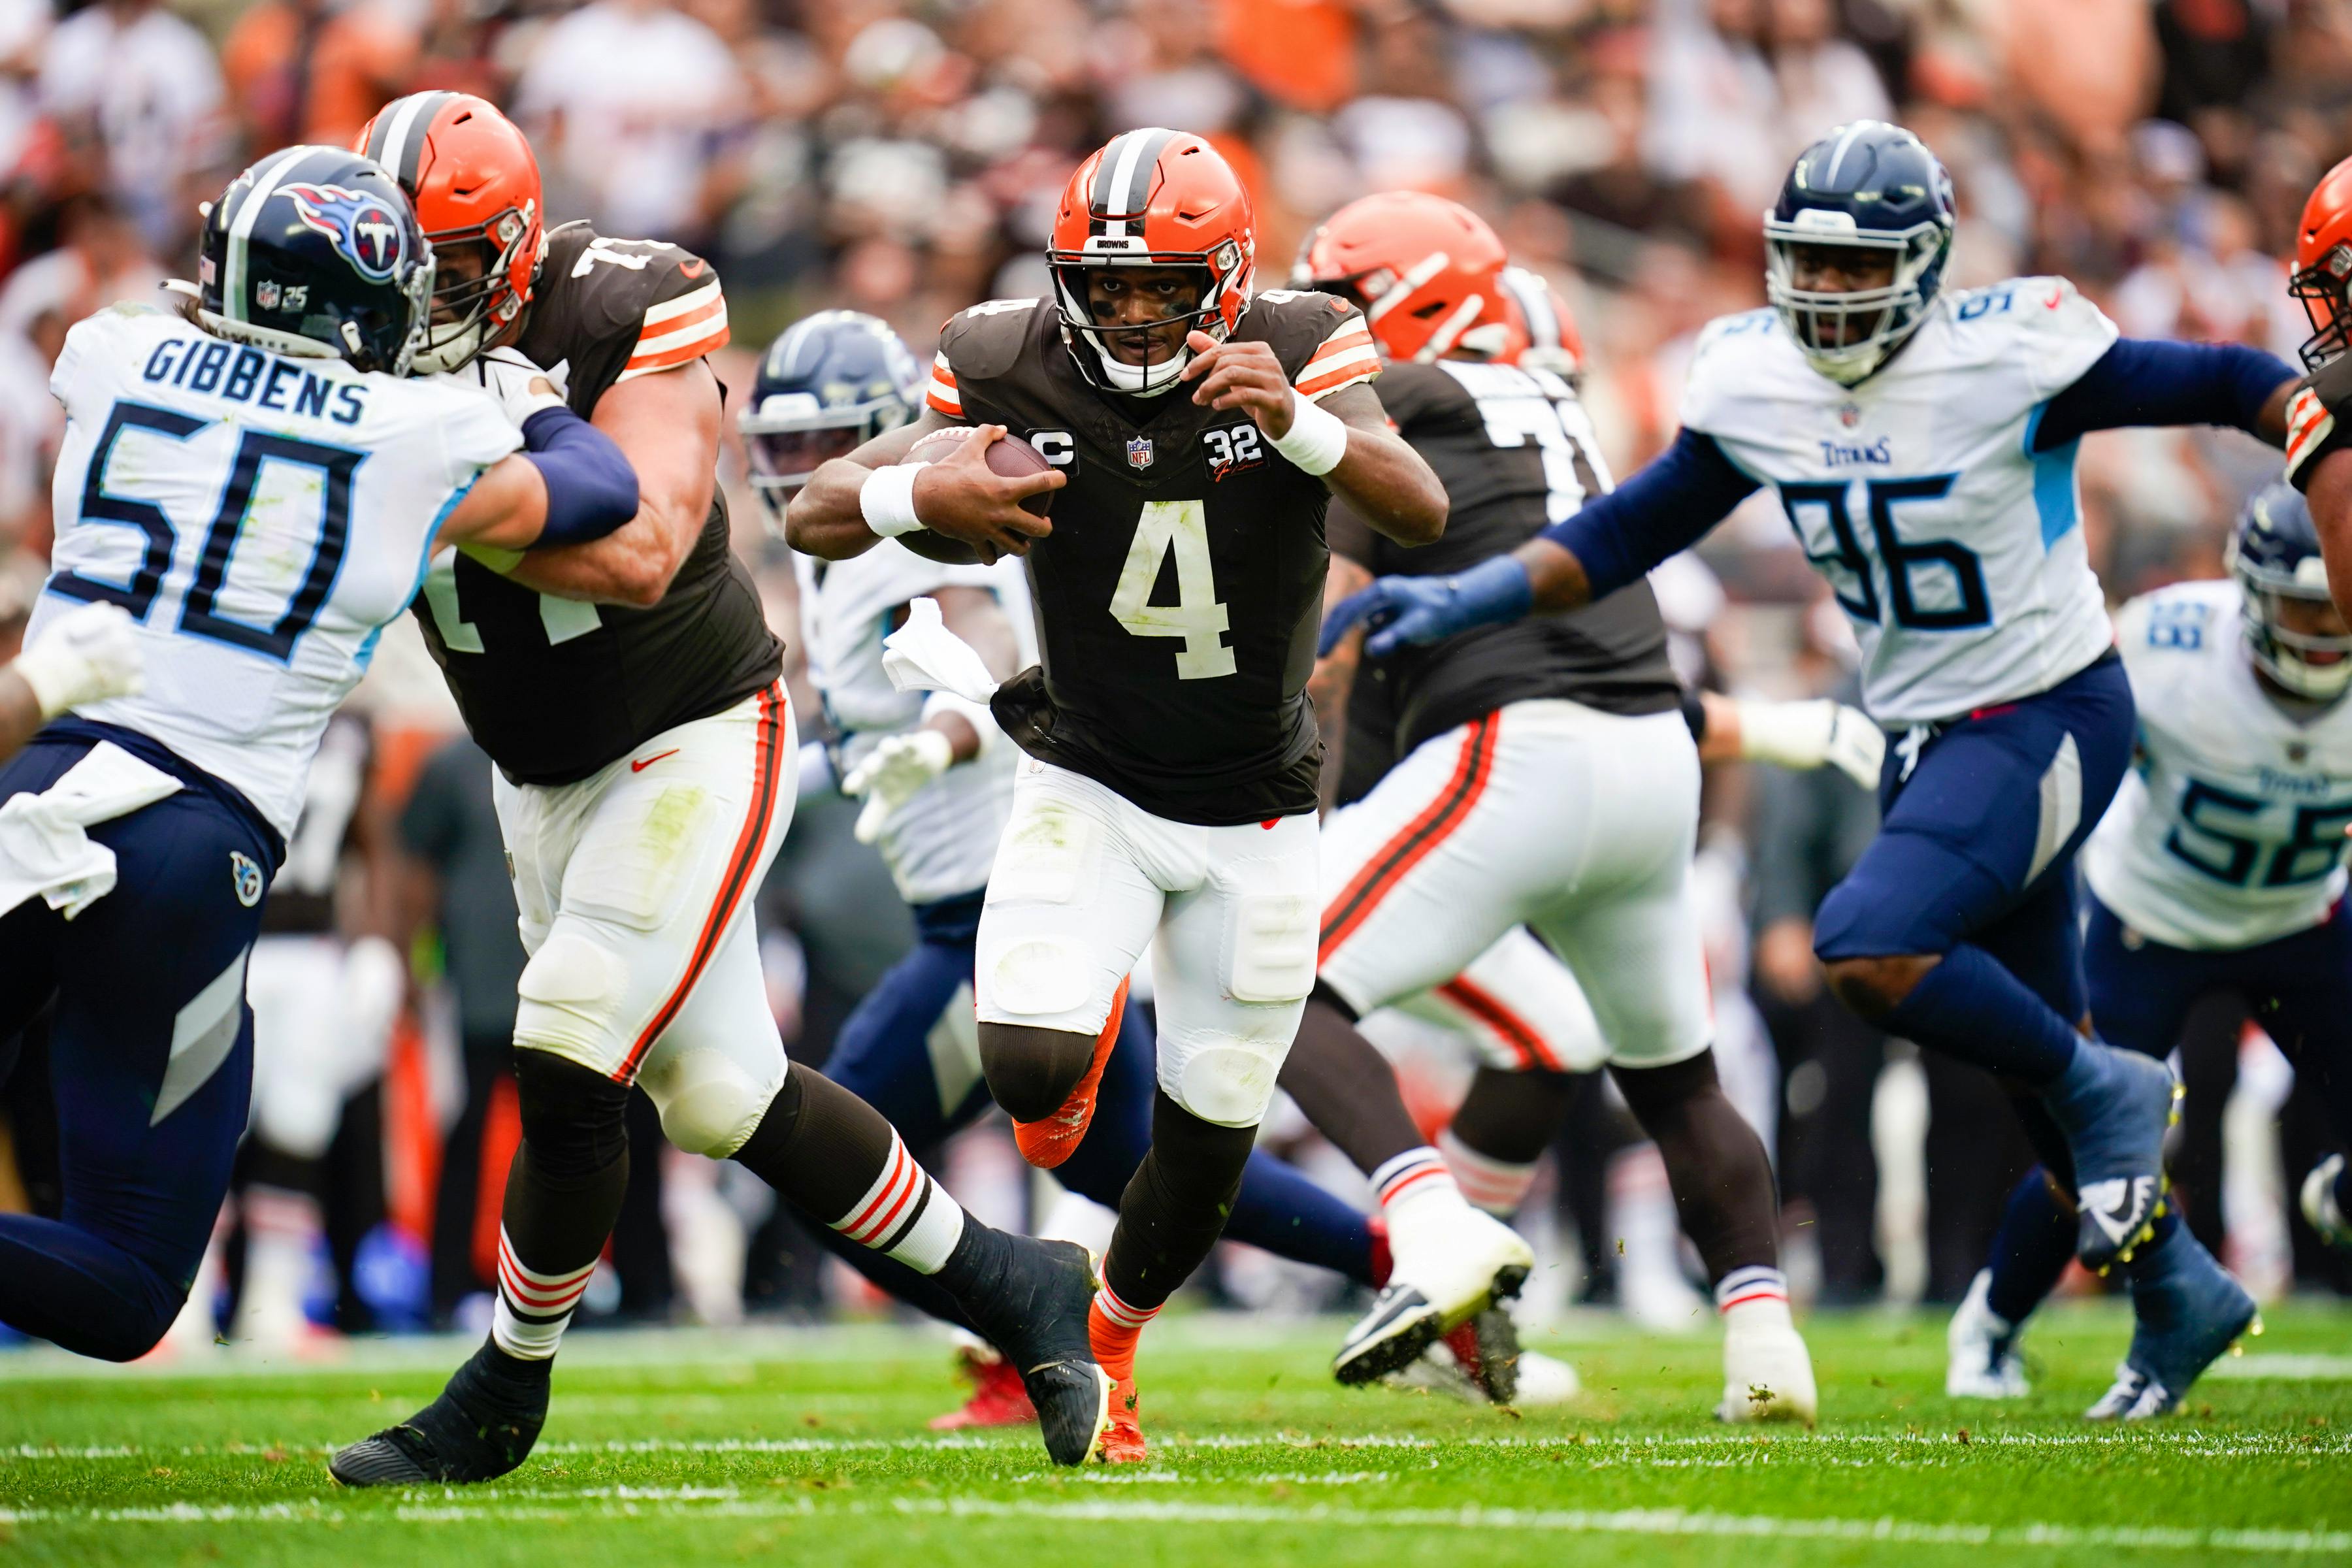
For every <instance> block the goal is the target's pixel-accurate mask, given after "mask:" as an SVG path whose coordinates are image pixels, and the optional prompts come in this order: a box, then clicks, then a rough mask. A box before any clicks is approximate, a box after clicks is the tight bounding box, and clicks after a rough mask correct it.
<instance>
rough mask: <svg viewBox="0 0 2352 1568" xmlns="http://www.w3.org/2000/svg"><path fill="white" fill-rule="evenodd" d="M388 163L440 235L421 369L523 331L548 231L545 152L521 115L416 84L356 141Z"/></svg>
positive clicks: (468, 355) (459, 359) (428, 234)
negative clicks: (538, 152)
mask: <svg viewBox="0 0 2352 1568" xmlns="http://www.w3.org/2000/svg"><path fill="white" fill-rule="evenodd" d="M352 149H353V150H354V151H356V152H360V153H366V154H367V155H368V156H369V157H371V158H373V159H374V160H375V161H376V162H377V163H381V164H383V166H384V167H385V168H386V169H387V170H389V171H391V173H392V174H393V177H394V178H395V179H397V180H398V181H399V182H400V185H401V189H403V190H404V191H406V192H407V193H408V198H409V200H410V201H411V202H413V203H414V204H415V207H416V220H417V222H418V223H420V224H422V225H423V226H424V227H425V238H426V239H428V240H430V241H432V243H433V258H434V265H435V269H436V278H435V280H434V287H433V321H432V325H431V327H430V328H429V329H428V331H427V335H426V339H425V347H424V348H423V349H421V350H419V351H418V353H417V355H416V360H415V366H416V369H417V370H419V371H420V372H422V371H437V370H456V369H457V367H458V366H460V365H462V364H465V363H467V362H468V361H470V360H471V359H472V358H473V357H474V356H475V355H476V354H478V353H481V352H482V351H483V350H484V349H487V348H493V347H496V346H497V345H499V344H500V343H503V342H510V341H512V339H513V338H514V336H515V335H516V334H517V333H518V332H520V331H521V330H522V315H523V310H524V308H525V307H526V306H528V305H529V304H530V291H531V283H532V281H533V279H535V277H536V276H537V273H538V269H539V253H540V244H541V239H542V238H543V237H545V232H546V226H545V221H544V217H543V215H542V210H541V198H540V187H539V160H538V159H537V158H535V157H533V156H532V155H531V151H530V142H529V141H528V140H526V139H525V138H524V136H523V133H522V132H520V131H519V130H517V129H516V128H515V125H514V122H513V121H510V120H509V119H508V118H507V117H506V116H505V115H503V114H501V113H499V111H498V110H497V109H496V108H494V107H492V106H491V104H490V103H489V102H488V100H484V99H479V98H476V97H475V96H473V95H472V94H471V93H465V92H412V93H410V94H409V95H408V96H407V97H405V98H395V99H394V100H392V101H391V102H390V103H387V104H385V105H384V106H383V108H382V109H380V110H376V113H375V118H374V119H373V120H371V121H368V122H367V124H366V125H365V126H364V127H362V129H361V131H360V133H359V137H358V139H357V140H355V141H354V142H352Z"/></svg>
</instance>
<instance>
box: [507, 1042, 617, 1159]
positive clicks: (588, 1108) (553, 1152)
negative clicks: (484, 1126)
mask: <svg viewBox="0 0 2352 1568" xmlns="http://www.w3.org/2000/svg"><path fill="white" fill-rule="evenodd" d="M514 1072H515V1101H516V1106H517V1109H518V1110H519V1111H520V1118H521V1121H522V1139H523V1142H525V1143H526V1144H528V1145H530V1157H531V1163H532V1164H533V1165H535V1166H536V1167H537V1168H538V1170H539V1173H540V1174H541V1175H542V1176H544V1177H545V1178H546V1179H547V1180H548V1181H549V1182H551V1183H552V1184H557V1185H572V1184H578V1183H581V1182H584V1181H586V1180H588V1179H589V1178H591V1177H593V1176H594V1175H596V1174H597V1173H599V1172H602V1171H603V1170H604V1169H605V1168H606V1167H607V1166H609V1165H611V1164H612V1163H613V1162H614V1161H615V1160H618V1159H619V1158H621V1157H622V1156H623V1155H624V1154H625V1153H627V1152H628V1149H629V1131H628V1126H627V1117H628V1110H629V1089H628V1086H627V1085H626V1084H619V1083H614V1081H613V1080H612V1079H609V1078H606V1077H605V1076H604V1074H603V1073H600V1072H597V1071H595V1070H594V1069H593V1068H583V1067H582V1066H581V1065H580V1064H579V1063H578V1062H575V1061H567V1060H566V1059H564V1058H562V1057H559V1056H554V1055H551V1054H550V1053H549V1052H547V1051H544V1050H541V1049H537V1048H535V1047H528V1046H525V1047H520V1048H519V1049H518V1050H517V1051H516V1052H515V1069H514Z"/></svg>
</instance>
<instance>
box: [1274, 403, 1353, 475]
mask: <svg viewBox="0 0 2352 1568" xmlns="http://www.w3.org/2000/svg"><path fill="white" fill-rule="evenodd" d="M1274 449H1275V450H1276V451H1277V452H1279V453H1281V454H1282V455H1283V456H1284V457H1286V458H1289V459H1290V462H1291V466H1292V467H1294V468H1297V469H1299V470H1300V471H1301V472H1303V473H1308V474H1312V475H1314V476H1315V477H1316V478H1317V479H1321V478H1322V477H1323V476H1324V475H1325V474H1328V473H1329V472H1330V471H1331V470H1332V469H1334V468H1338V467H1339V459H1340V458H1344V457H1346V456H1347V455H1348V422H1347V421H1346V420H1344V419H1342V418H1340V417H1339V416H1338V415H1336V414H1334V413H1332V412H1331V411H1330V410H1329V409H1328V408H1326V407H1324V406H1323V405H1321V404H1319V403H1314V402H1310V401H1309V400H1308V399H1307V398H1305V397H1302V396H1300V395H1299V394H1298V389H1297V388H1296V387H1293V388H1292V389H1291V392H1290V431H1289V434H1287V435H1285V436H1280V437H1276V438H1275V442H1274Z"/></svg>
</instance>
